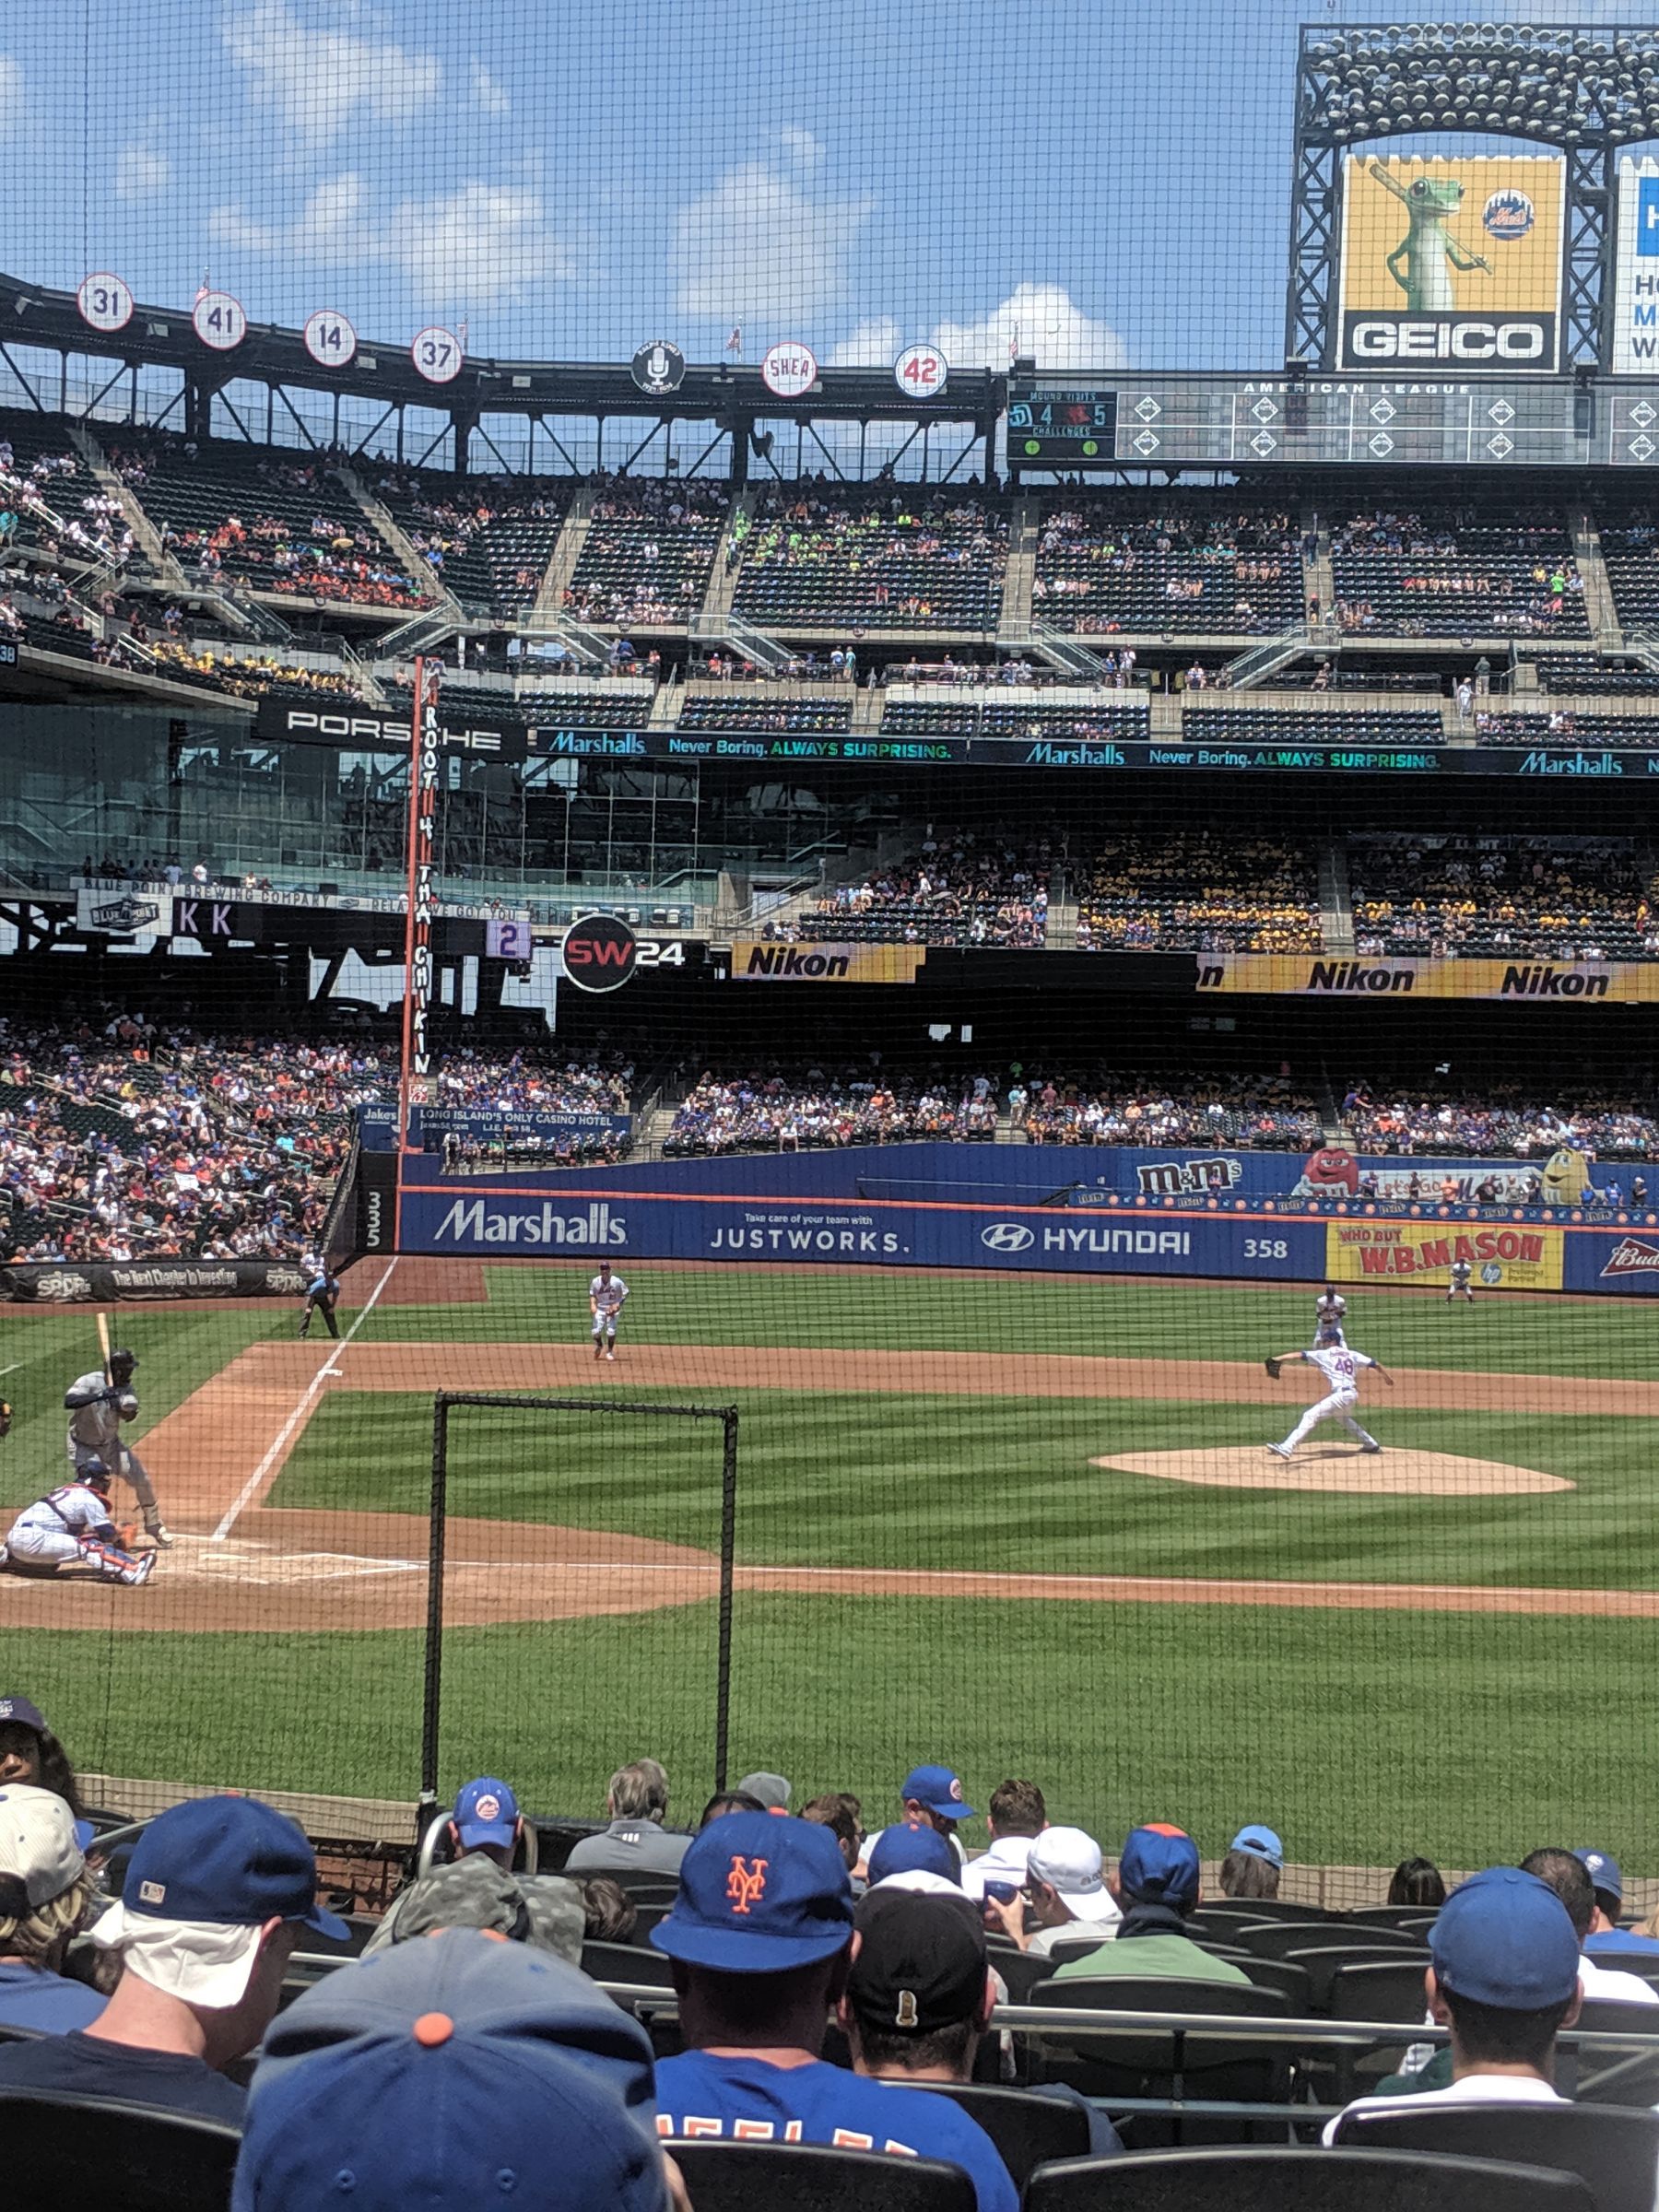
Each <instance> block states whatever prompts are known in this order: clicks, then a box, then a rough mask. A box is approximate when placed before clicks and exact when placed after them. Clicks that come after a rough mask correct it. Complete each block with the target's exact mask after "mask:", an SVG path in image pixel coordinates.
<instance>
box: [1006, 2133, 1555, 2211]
mask: <svg viewBox="0 0 1659 2212" xmlns="http://www.w3.org/2000/svg"><path fill="white" fill-rule="evenodd" d="M1594 2204H1595V2199H1594V2196H1593V2195H1592V2194H1591V2193H1590V2191H1589V2190H1588V2188H1586V2187H1585V2185H1584V2184H1583V2183H1582V2182H1578V2181H1577V2180H1576V2178H1575V2177H1574V2176H1573V2175H1571V2174H1566V2173H1560V2172H1555V2171H1548V2170H1547V2169H1545V2168H1542V2167H1535V2166H1520V2165H1508V2164H1503V2163H1500V2162H1499V2161H1498V2160H1496V2159H1461V2158H1439V2157H1433V2156H1427V2155H1423V2154H1415V2155H1414V2154H1411V2153H1407V2152H1402V2151H1393V2152H1384V2151H1345V2150H1288V2149H1281V2148H1277V2147H1275V2148H1272V2149H1239V2150H1158V2151H1144V2152H1138V2153H1132V2154H1131V2155H1130V2156H1129V2157H1128V2158H1124V2159H1087V2160H1078V2161H1077V2163H1075V2164H1072V2165H1069V2166H1051V2167H1045V2168H1043V2169H1041V2171H1039V2172H1037V2173H1035V2174H1033V2175H1032V2177H1031V2180H1030V2183H1029V2184H1028V2185H1027V2188H1026V2192H1025V2195H1024V2197H1023V2199H1022V2200H1021V2212H1446V2207H1447V2206H1455V2207H1456V2212H1590V2208H1591V2207H1593V2206H1594Z"/></svg>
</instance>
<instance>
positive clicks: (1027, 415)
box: [1007, 382, 1117, 469]
mask: <svg viewBox="0 0 1659 2212" xmlns="http://www.w3.org/2000/svg"><path fill="white" fill-rule="evenodd" d="M1116 439H1117V392H1116V390H1115V389H1114V388H1112V387H1110V386H1108V387H1104V388H1103V387H1101V386H1100V385H1099V384H1092V385H1083V384H1079V385H1077V386H1075V387H1071V388H1062V387H1060V386H1058V385H1055V384H1049V383H1043V384H1032V383H1029V382H1018V383H1010V385H1009V386H1008V455H1007V458H1008V466H1009V468H1010V469H1020V468H1062V469H1073V468H1110V467H1111V466H1112V459H1113V452H1112V449H1113V446H1114V445H1115V443H1116Z"/></svg>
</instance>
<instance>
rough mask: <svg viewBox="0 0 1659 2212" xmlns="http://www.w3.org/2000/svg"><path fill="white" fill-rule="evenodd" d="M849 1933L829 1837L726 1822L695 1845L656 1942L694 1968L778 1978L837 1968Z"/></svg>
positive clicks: (770, 1824)
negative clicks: (825, 1962)
mask: <svg viewBox="0 0 1659 2212" xmlns="http://www.w3.org/2000/svg"><path fill="white" fill-rule="evenodd" d="M852 1933H853V1890H852V1886H851V1885H850V1883H849V1882H848V1880H847V1869H846V1866H845V1865H844V1864H843V1863H842V1860H841V1845H840V1844H839V1843H838V1842H837V1841H836V1839H835V1836H834V1834H833V1832H832V1831H831V1830H830V1829H827V1828H820V1827H819V1826H818V1823H817V1822H816V1821H812V1820H790V1819H782V1820H779V1819H775V1818H773V1817H772V1815H771V1813H727V1814H726V1815H725V1816H724V1818H721V1819H719V1820H711V1821H710V1823H709V1825H708V1827H707V1828H705V1829H704V1830H702V1832H701V1834H700V1835H697V1836H694V1837H693V1838H692V1840H691V1844H690V1848H689V1849H688V1851H687V1853H686V1855H685V1857H684V1858H683V1859H682V1860H681V1861H680V1887H679V1895H678V1897H677V1899H676V1900H675V1901H674V1907H673V1910H672V1911H671V1912H669V1913H668V1914H667V1915H666V1916H665V1918H664V1919H662V1920H660V1921H658V1923H657V1924H656V1926H655V1927H654V1928H653V1930H652V1931H651V1940H652V1942H653V1944H654V1945H655V1947H656V1948H657V1949H658V1950H659V1951H665V1952H666V1953H667V1954H668V1956H669V1958H670V1959H684V1960H685V1961H686V1962H687V1964H688V1965H690V1966H711V1967H714V1968H717V1969H718V1970H719V1971H720V1972H722V1973H726V1974H781V1973H785V1972H787V1971H789V1969H790V1968H792V1967H796V1966H813V1965H816V1964H817V1962H818V1960H819V1959H833V1958H834V1957H835V1955H836V1953H837V1952H838V1951H841V1950H844V1949H845V1947H846V1945H847V1942H848V1939H849V1938H850V1936H851V1935H852Z"/></svg>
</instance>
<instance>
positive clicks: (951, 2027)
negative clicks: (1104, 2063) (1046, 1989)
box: [837, 1886, 1124, 2159]
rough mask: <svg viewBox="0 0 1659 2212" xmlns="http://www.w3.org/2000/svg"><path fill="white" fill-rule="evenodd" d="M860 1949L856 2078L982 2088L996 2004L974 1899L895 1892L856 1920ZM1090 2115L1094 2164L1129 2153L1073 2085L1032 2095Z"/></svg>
mask: <svg viewBox="0 0 1659 2212" xmlns="http://www.w3.org/2000/svg"><path fill="white" fill-rule="evenodd" d="M853 1926H854V1927H855V1928H856V1930H857V1932H858V1949H857V1952H856V1954H855V1956H854V1958H853V1966H852V1970H851V1971H850V1972H849V1974H848V1976H847V1993H846V1994H845V1996H843V1997H842V1999H841V2006H840V2010H839V2012H838V2015H837V2017H838V2018H839V2020H840V2023H841V2032H842V2033H843V2034H844V2035H845V2036H846V2039H847V2043H848V2047H849V2049H850V2050H851V2051H852V2053H853V2071H854V2072H855V2073H858V2074H867V2075H870V2076H872V2077H874V2078H875V2079H877V2080H878V2081H896V2082H909V2083H910V2084H912V2086H913V2087H918V2088H925V2087H926V2086H927V2084H928V2083H929V2082H935V2081H959V2082H968V2081H971V2080H972V2079H973V2062H974V2059H975V2056H976V2055H977V2053H978V2051H979V2046H980V2041H981V2039H982V2036H983V2035H984V2033H985V2031H986V2029H987V2026H988V2025H989V2022H990V2018H991V2014H992V2011H993V2009H994V2006H995V2002H996V1979H995V1976H994V1974H993V1973H992V1971H991V1969H990V1962H989V1960H988V1959H987V1957H986V1954H985V1932H984V1929H983V1928H982V1926H981V1924H980V1920H979V1915H978V1912H977V1911H976V1909H975V1907H974V1905H973V1904H972V1902H971V1900H970V1901H968V1902H966V1903H964V1902H963V1901H962V1900H958V1899H952V1898H948V1897H907V1896H906V1895H905V1894H904V1892H903V1891H902V1890H900V1891H895V1890H894V1889H893V1888H891V1887H890V1886H889V1887H888V1888H884V1889H883V1890H882V1892H881V1894H880V1895H879V1896H878V1897H875V1896H872V1897H868V1898H865V1900H862V1902H861V1903H860V1904H859V1905H858V1907H857V1909H856V1911H855V1912H854V1913H853ZM1031 2094H1032V2095H1034V2096H1039V2097H1052V2098H1054V2099H1056V2100H1059V2101H1061V2102H1063V2103H1067V2104H1077V2105H1079V2106H1081V2107H1082V2109H1083V2110H1084V2111H1085V2112H1087V2113H1088V2124H1089V2145H1088V2155H1089V2157H1090V2158H1096V2159H1106V2158H1113V2157H1115V2156H1116V2155H1117V2153H1118V2152H1119V2151H1121V2150H1122V2149H1123V2147H1124V2146H1123V2144H1122V2142H1121V2141H1120V2140H1119V2138H1118V2133H1117V2130H1116V2129H1115V2128H1114V2127H1113V2126H1112V2123H1111V2121H1110V2120H1108V2119H1107V2117H1106V2115H1105V2113H1104V2112H1100V2111H1099V2110H1097V2108H1096V2107H1095V2106H1093V2105H1092V2104H1090V2103H1089V2102H1088V2100H1087V2099H1086V2098H1084V2097H1082V2096H1080V2095H1079V2094H1078V2092H1077V2090H1076V2089H1074V2088H1068V2087H1066V2086H1065V2084H1064V2083H1058V2082H1056V2083H1052V2084H1049V2085H1047V2086H1045V2087H1043V2088H1038V2089H1034V2090H1033V2091H1032V2092H1031Z"/></svg>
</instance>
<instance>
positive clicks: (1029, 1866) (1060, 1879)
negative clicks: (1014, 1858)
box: [1026, 1828, 1111, 1916]
mask: <svg viewBox="0 0 1659 2212" xmlns="http://www.w3.org/2000/svg"><path fill="white" fill-rule="evenodd" d="M1026 1880H1027V1881H1028V1882H1046V1883H1047V1884H1048V1886H1049V1888H1051V1889H1056V1890H1058V1891H1059V1893H1060V1895H1061V1896H1062V1897H1063V1898H1064V1899H1065V1901H1066V1903H1067V1904H1068V1905H1074V1906H1077V1907H1078V1908H1079V1910H1080V1911H1081V1912H1083V1913H1084V1915H1085V1916H1087V1912H1088V1909H1089V1908H1092V1907H1097V1906H1100V1905H1101V1904H1106V1903H1110V1901H1111V1900H1110V1899H1109V1897H1108V1895H1107V1890H1106V1877H1105V1874H1104V1873H1103V1871H1102V1862H1101V1858H1100V1845H1099V1844H1098V1843H1097V1842H1096V1841H1095V1840H1094V1838H1093V1837H1092V1836H1088V1835H1085V1834H1084V1832H1083V1830H1081V1829H1080V1828H1045V1829H1044V1830H1043V1831H1042V1833H1041V1835H1040V1836H1033V1837H1032V1838H1031V1848H1030V1852H1029V1853H1027V1854H1026Z"/></svg>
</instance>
